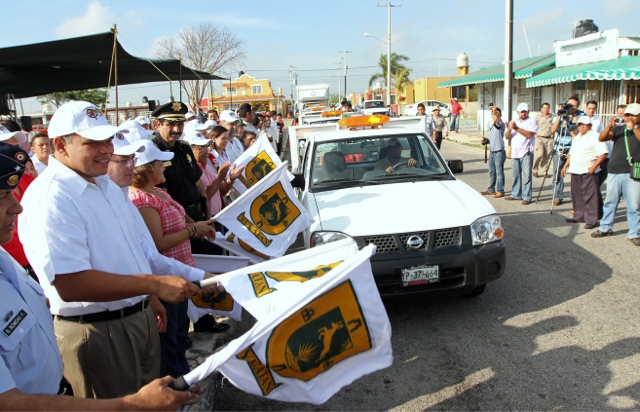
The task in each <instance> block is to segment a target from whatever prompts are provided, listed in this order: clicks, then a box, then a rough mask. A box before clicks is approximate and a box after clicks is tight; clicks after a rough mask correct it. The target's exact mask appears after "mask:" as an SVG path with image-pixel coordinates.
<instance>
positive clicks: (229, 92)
mask: <svg viewBox="0 0 640 412" xmlns="http://www.w3.org/2000/svg"><path fill="white" fill-rule="evenodd" d="M237 95H238V89H236V88H235V86H234V87H227V96H237Z"/></svg>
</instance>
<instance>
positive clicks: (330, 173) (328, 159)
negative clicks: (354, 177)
mask: <svg viewBox="0 0 640 412" xmlns="http://www.w3.org/2000/svg"><path fill="white" fill-rule="evenodd" d="M322 171H323V174H324V179H323V180H331V179H348V178H350V177H351V176H350V175H349V170H347V161H346V160H345V158H344V154H342V152H327V153H325V155H324V159H323V161H322Z"/></svg>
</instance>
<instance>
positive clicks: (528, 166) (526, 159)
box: [511, 153, 533, 201]
mask: <svg viewBox="0 0 640 412" xmlns="http://www.w3.org/2000/svg"><path fill="white" fill-rule="evenodd" d="M511 166H512V172H513V186H512V187H511V197H513V198H515V199H520V198H521V199H522V200H529V201H531V197H532V196H531V173H532V171H533V153H529V154H526V155H524V156H523V157H522V159H511Z"/></svg>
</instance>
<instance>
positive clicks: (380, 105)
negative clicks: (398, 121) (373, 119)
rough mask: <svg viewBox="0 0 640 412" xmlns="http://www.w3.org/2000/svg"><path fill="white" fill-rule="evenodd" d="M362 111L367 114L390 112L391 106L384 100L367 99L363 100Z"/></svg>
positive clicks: (385, 113) (386, 113)
mask: <svg viewBox="0 0 640 412" xmlns="http://www.w3.org/2000/svg"><path fill="white" fill-rule="evenodd" d="M362 113H363V114H364V115H365V116H368V115H372V114H383V115H388V114H389V108H388V107H387V105H386V104H384V102H383V101H382V100H365V101H364V102H362Z"/></svg>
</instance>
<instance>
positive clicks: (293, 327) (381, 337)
mask: <svg viewBox="0 0 640 412" xmlns="http://www.w3.org/2000/svg"><path fill="white" fill-rule="evenodd" d="M374 251H375V247H374V246H373V245H369V246H367V247H365V248H363V249H362V250H361V251H359V252H357V253H356V254H355V255H353V256H351V257H349V258H347V259H346V260H345V261H343V262H342V263H340V264H339V265H337V266H336V267H335V268H334V269H332V270H330V271H329V272H328V273H326V274H325V275H324V276H321V277H318V278H314V279H311V280H309V281H307V282H302V283H296V285H297V287H296V288H294V289H290V290H284V289H282V290H278V291H277V292H274V293H273V295H274V296H275V295H277V296H278V300H279V302H280V304H279V305H278V307H277V308H276V310H275V311H274V312H271V313H269V314H267V315H266V316H264V317H263V318H261V319H259V320H258V322H257V323H256V324H255V325H254V327H253V328H252V329H251V330H250V331H249V332H247V333H246V334H244V335H243V336H241V337H240V338H238V339H235V340H233V341H232V342H230V343H229V344H228V345H227V347H225V348H224V349H222V350H221V351H220V352H218V353H216V354H214V355H212V356H211V357H209V358H208V359H207V361H206V362H205V363H204V364H202V365H201V366H199V367H198V368H196V369H194V370H193V371H191V372H190V373H189V374H187V375H185V377H184V378H185V381H186V383H187V384H193V383H195V382H197V381H199V380H201V379H204V378H205V377H206V376H208V375H209V374H210V373H211V372H213V371H214V370H216V369H217V370H219V371H220V372H221V373H222V374H223V375H225V376H226V377H227V378H228V379H229V381H230V382H231V383H233V384H234V385H235V386H237V387H238V388H240V389H242V390H243V391H246V392H249V393H252V394H255V395H258V396H264V397H267V398H269V399H274V400H280V401H288V402H308V403H312V404H321V403H323V402H325V401H327V400H328V399H329V398H330V397H331V396H333V394H335V393H336V392H337V391H339V390H340V388H342V387H344V386H346V385H349V384H351V383H352V382H353V381H355V380H356V379H358V378H360V377H362V376H364V375H366V374H369V373H371V372H374V371H376V370H379V369H382V368H386V367H388V366H390V365H391V363H392V361H393V356H392V350H391V325H390V323H389V318H388V317H387V313H386V312H385V309H384V306H383V304H382V301H381V299H380V295H379V293H378V290H377V288H376V285H375V282H374V280H373V275H372V273H371V265H370V262H369V258H370V257H371V255H372V254H373V253H374ZM278 260H280V259H276V260H273V261H270V262H268V263H273V262H277V261H278ZM265 263H267V262H265ZM290 263H291V262H290ZM299 263H300V264H301V266H300V268H301V270H304V268H305V267H308V265H302V263H303V262H299ZM273 269H277V268H273ZM289 270H290V269H289ZM223 283H224V282H223ZM226 286H227V285H225V287H226ZM228 286H231V284H230V283H229V284H228ZM232 293H233V292H232Z"/></svg>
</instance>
